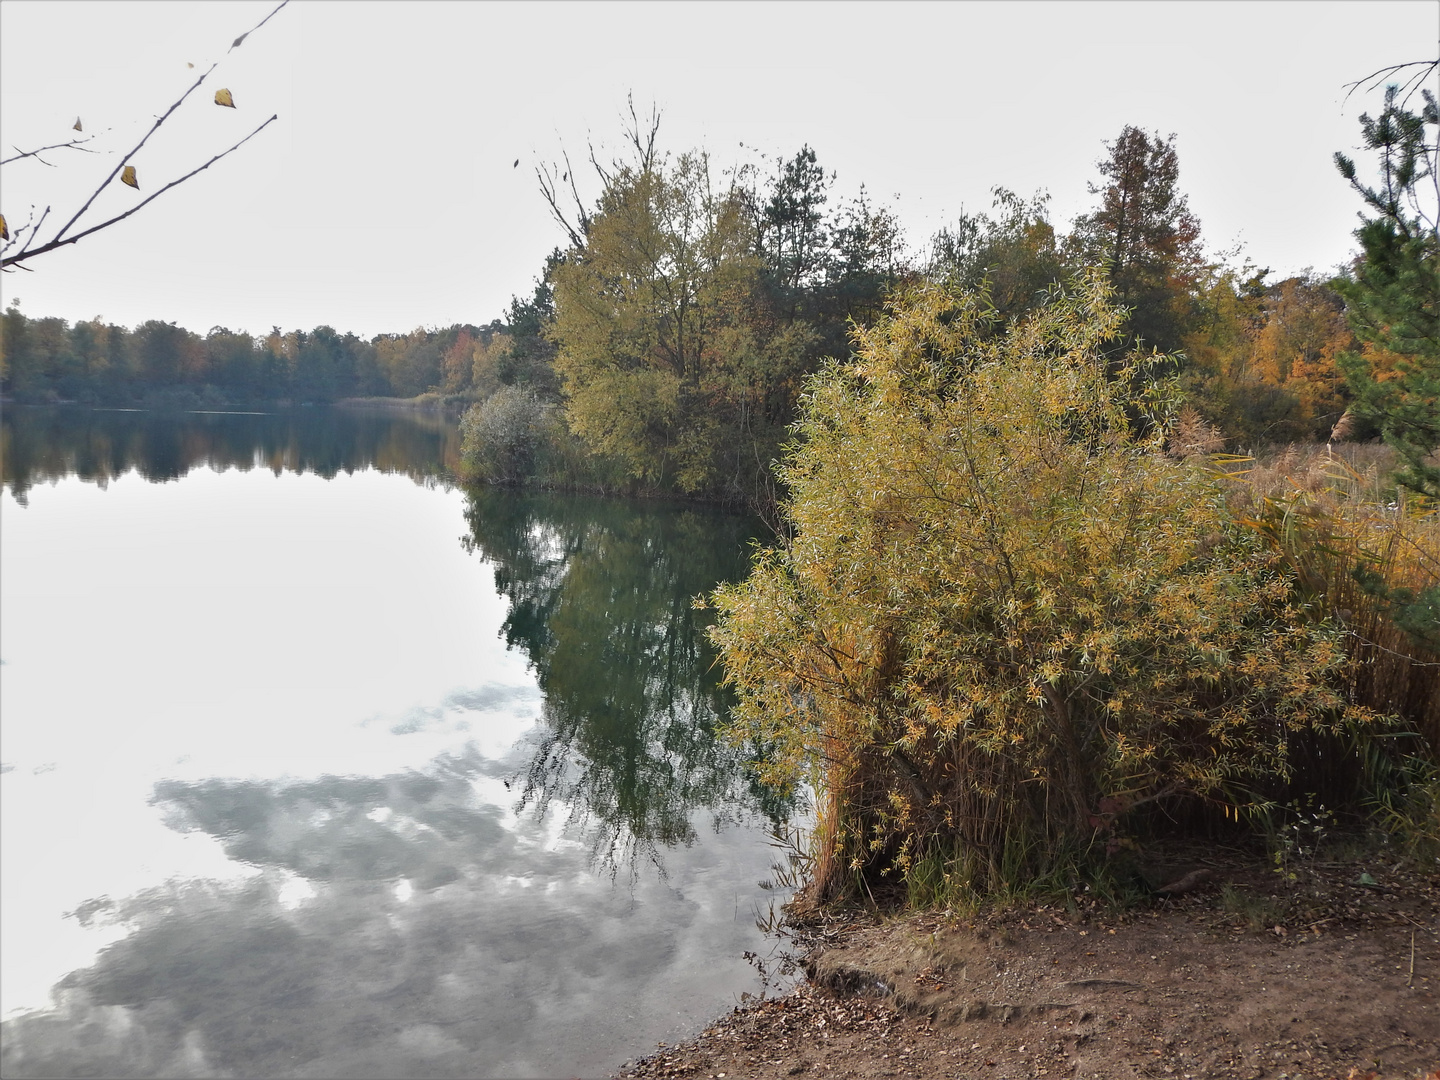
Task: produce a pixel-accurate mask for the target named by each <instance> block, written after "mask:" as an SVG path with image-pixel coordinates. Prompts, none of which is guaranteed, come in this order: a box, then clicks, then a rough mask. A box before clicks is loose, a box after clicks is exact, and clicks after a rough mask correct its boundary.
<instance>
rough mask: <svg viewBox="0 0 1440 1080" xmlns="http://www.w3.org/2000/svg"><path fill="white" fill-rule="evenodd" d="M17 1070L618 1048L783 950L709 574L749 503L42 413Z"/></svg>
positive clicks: (744, 982)
mask: <svg viewBox="0 0 1440 1080" xmlns="http://www.w3.org/2000/svg"><path fill="white" fill-rule="evenodd" d="M3 438H4V442H3V447H0V449H3V455H4V456H3V468H4V481H5V489H4V494H3V496H0V657H3V662H4V666H3V668H0V724H3V729H0V758H3V769H4V776H3V779H0V859H3V873H0V958H3V960H0V976H3V977H0V1011H3V1014H4V1017H5V1021H4V1025H3V1059H4V1074H5V1075H6V1076H7V1077H8V1076H17V1077H18V1076H27V1075H71V1076H80V1075H103V1076H155V1075H165V1076H180V1075H186V1076H210V1075H244V1076H341V1075H343V1076H561V1075H576V1074H583V1075H598V1074H603V1073H604V1072H606V1071H608V1070H610V1069H613V1068H614V1067H615V1066H617V1065H618V1064H619V1063H620V1062H621V1061H623V1060H624V1059H626V1058H627V1057H632V1056H635V1055H637V1054H640V1053H644V1052H647V1051H648V1050H651V1049H653V1048H654V1044H655V1042H656V1040H660V1039H664V1040H667V1041H669V1040H672V1039H674V1038H676V1037H678V1036H679V1035H680V1034H681V1033H682V1032H685V1031H688V1030H690V1029H693V1028H694V1027H696V1026H698V1025H701V1024H703V1023H705V1022H706V1021H707V1020H709V1019H711V1018H713V1017H714V1016H715V1015H718V1014H719V1013H720V1012H722V1011H724V1010H726V1009H727V1008H728V1007H729V1006H730V1005H731V1004H732V1003H733V1002H734V1001H735V999H736V998H737V997H738V996H739V995H740V994H741V993H742V992H744V991H747V990H752V991H753V990H755V989H757V981H756V978H755V975H754V973H753V971H752V970H751V968H750V967H749V966H748V965H747V964H746V963H745V962H744V961H743V959H742V958H741V954H742V952H743V951H744V950H746V949H760V950H763V949H764V947H765V946H764V943H763V938H762V936H761V935H760V933H759V932H758V931H757V930H756V928H755V926H754V915H755V911H756V908H757V907H758V908H760V909H762V910H763V909H765V908H766V907H768V905H769V904H770V902H771V900H772V899H773V895H772V894H770V893H767V892H764V891H763V890H762V889H760V888H759V886H758V882H759V881H760V880H761V879H762V878H765V877H767V876H768V868H769V864H770V862H771V854H772V853H771V849H770V848H769V847H768V846H767V845H766V844H765V842H764V840H765V837H764V832H765V830H766V829H767V828H768V827H769V826H770V824H771V823H772V822H776V821H781V820H784V819H786V817H787V816H788V815H789V814H790V813H791V812H792V810H794V808H793V807H792V806H790V805H788V804H786V803H784V802H783V801H781V800H779V799H777V798H776V797H775V796H774V795H773V794H771V793H769V792H767V791H766V790H765V789H763V788H761V787H759V786H758V785H757V784H755V783H754V782H753V781H752V779H751V778H750V776H749V775H748V774H747V771H746V769H745V767H744V754H742V753H740V752H739V751H736V750H734V749H731V748H729V747H727V746H725V745H724V744H722V743H720V742H718V741H717V740H716V738H715V737H714V735H713V731H714V728H715V725H716V723H717V720H718V718H719V717H720V716H721V715H723V711H724V707H725V699H724V697H723V694H722V693H721V691H720V690H719V689H717V687H716V685H715V679H714V671H713V669H712V667H711V664H712V659H713V658H712V656H711V655H710V654H709V653H708V651H707V649H706V647H705V645H704V643H703V640H702V638H701V636H700V631H701V630H702V628H703V627H702V624H701V622H700V617H699V615H698V613H696V612H695V611H694V610H693V609H692V607H691V605H690V598H691V597H692V596H694V595H695V594H697V593H700V592H702V591H704V590H706V589H708V588H709V587H711V586H712V585H714V584H715V583H716V582H717V581H720V580H727V579H733V578H735V577H737V576H739V575H741V574H743V573H744V568H745V555H746V543H747V541H748V538H749V536H750V535H751V534H750V528H751V524H750V523H749V522H747V521H745V520H742V519H739V518H736V517H732V516H726V515H723V514H718V513H711V512H706V511H697V510H693V509H684V508H679V507H673V506H663V505H653V504H643V505H637V504H630V503H622V502H616V501H601V500H593V499H583V498H562V497H534V496H519V495H513V494H508V493H503V492H490V491H487V492H480V493H478V494H467V493H466V492H465V491H464V490H462V489H459V488H456V487H452V486H450V485H447V484H445V483H443V482H441V481H438V480H437V479H436V477H437V476H438V475H439V474H440V473H441V470H442V468H443V467H444V466H445V464H446V463H447V462H452V461H453V460H454V455H455V453H456V451H457V439H456V435H455V431H454V428H453V426H452V425H448V424H446V423H444V422H442V421H439V420H433V419H422V418H417V417H414V416H410V415H405V414H400V415H394V416H384V415H379V416H377V415H361V414H355V413H346V412H341V411H337V410H296V411H294V412H290V413H284V414H274V415H263V416H238V415H233V414H231V415H213V414H189V415H186V416H182V417H160V416H155V415H151V414H146V413H119V412H108V413H107V412H86V411H82V410H73V411H64V410H52V411H39V410H24V409H10V410H8V411H7V413H6V415H5V417H4V426H3Z"/></svg>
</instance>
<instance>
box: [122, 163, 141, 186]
mask: <svg viewBox="0 0 1440 1080" xmlns="http://www.w3.org/2000/svg"><path fill="white" fill-rule="evenodd" d="M120 182H121V183H122V184H128V185H130V186H131V187H133V188H134V189H135V190H136V191H139V190H140V184H139V182H138V181H137V180H136V179H135V166H134V165H126V166H125V168H123V169H121V170H120Z"/></svg>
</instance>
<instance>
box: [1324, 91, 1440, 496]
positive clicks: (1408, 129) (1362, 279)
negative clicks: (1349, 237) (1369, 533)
mask: <svg viewBox="0 0 1440 1080" xmlns="http://www.w3.org/2000/svg"><path fill="white" fill-rule="evenodd" d="M1421 92H1422V94H1423V96H1424V106H1423V107H1422V109H1421V111H1420V112H1419V113H1418V114H1416V113H1413V112H1411V111H1410V110H1409V109H1407V108H1406V107H1405V105H1404V102H1402V101H1399V100H1397V99H1398V98H1399V87H1397V86H1389V87H1387V88H1386V90H1385V109H1384V111H1383V112H1381V114H1380V116H1379V117H1378V118H1376V119H1371V117H1370V116H1369V115H1368V114H1363V115H1362V116H1361V117H1360V126H1361V131H1362V133H1363V140H1364V144H1365V147H1366V149H1368V150H1375V151H1378V152H1379V154H1380V182H1379V185H1378V186H1377V187H1369V186H1367V185H1365V184H1363V183H1361V181H1360V180H1359V179H1358V178H1357V176H1356V170H1355V162H1354V161H1352V160H1351V159H1350V158H1348V157H1346V156H1345V155H1344V154H1341V153H1337V154H1336V155H1335V164H1336V166H1337V167H1338V168H1339V170H1340V174H1341V175H1342V176H1343V177H1344V178H1345V179H1346V180H1348V181H1349V182H1350V186H1351V187H1353V188H1354V189H1355V190H1356V191H1357V192H1359V194H1360V196H1361V197H1362V198H1363V199H1364V200H1365V204H1366V206H1367V207H1368V208H1369V210H1370V211H1371V212H1372V213H1373V214H1374V216H1373V217H1368V218H1366V217H1363V215H1362V224H1361V226H1360V228H1359V229H1357V230H1356V231H1355V238H1356V239H1357V240H1359V241H1360V249H1361V255H1360V258H1359V259H1358V260H1357V262H1356V265H1355V268H1354V273H1353V277H1350V278H1348V279H1342V280H1340V281H1338V282H1337V283H1336V288H1337V289H1338V290H1339V292H1340V293H1341V295H1342V296H1344V298H1345V301H1346V304H1347V306H1348V310H1347V315H1348V317H1349V320H1350V325H1351V328H1352V329H1353V330H1354V332H1355V336H1356V337H1357V338H1358V339H1359V340H1360V342H1361V343H1362V345H1363V347H1364V348H1363V350H1362V351H1361V352H1359V353H1349V354H1347V355H1346V356H1344V357H1342V358H1341V364H1342V366H1343V367H1344V369H1345V374H1346V378H1347V379H1348V380H1349V382H1350V386H1351V389H1352V390H1353V391H1354V393H1355V395H1356V398H1357V401H1356V406H1355V407H1356V410H1357V411H1358V412H1359V414H1360V415H1361V417H1362V418H1365V419H1368V420H1371V421H1373V422H1374V423H1375V424H1376V425H1377V426H1378V427H1379V429H1380V431H1381V434H1382V435H1383V437H1384V439H1385V441H1386V442H1387V443H1389V444H1390V445H1391V446H1392V447H1394V448H1395V450H1396V452H1397V453H1398V454H1399V455H1400V458H1401V460H1402V461H1403V462H1404V464H1405V467H1404V469H1403V470H1402V471H1401V472H1400V474H1399V475H1398V477H1397V479H1398V480H1399V481H1400V483H1402V484H1403V485H1405V486H1406V487H1408V488H1411V489H1412V490H1414V491H1416V492H1419V493H1421V494H1423V495H1428V496H1430V497H1432V498H1440V468H1437V467H1436V466H1435V465H1434V464H1432V463H1430V461H1428V460H1427V459H1429V458H1430V455H1431V454H1432V453H1433V452H1434V450H1435V449H1436V447H1437V446H1440V233H1437V229H1436V225H1437V222H1436V218H1437V210H1440V176H1437V174H1436V168H1435V166H1436V160H1435V158H1436V154H1437V147H1436V143H1435V141H1434V137H1433V136H1432V137H1431V139H1430V141H1427V138H1426V127H1427V125H1430V126H1433V125H1436V124H1437V123H1440V117H1437V109H1436V100H1435V95H1434V94H1433V93H1432V92H1431V91H1430V90H1428V89H1426V90H1422V91H1421ZM1426 181H1428V183H1426ZM1385 354H1390V355H1392V356H1395V357H1398V359H1397V360H1396V361H1395V363H1394V374H1393V376H1392V377H1388V378H1378V377H1377V371H1376V361H1377V360H1378V359H1379V358H1381V357H1383V356H1384V355H1385Z"/></svg>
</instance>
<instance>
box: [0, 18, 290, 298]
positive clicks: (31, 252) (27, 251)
mask: <svg viewBox="0 0 1440 1080" xmlns="http://www.w3.org/2000/svg"><path fill="white" fill-rule="evenodd" d="M289 2H290V0H281V2H280V4H279V5H278V6H277V7H276V8H275V9H274V10H273V11H271V12H270V14H268V15H266V16H265V18H263V19H261V20H260V21H259V22H258V23H256V24H255V25H254V26H252V27H251V28H250V29H249V30H247V31H245V33H243V34H241V35H240V36H239V37H237V38H236V39H235V40H234V41H233V42H231V44H230V48H228V49H226V50H225V53H226V55H227V56H228V55H229V54H230V53H232V52H234V51H235V50H236V49H237V48H239V47H240V46H241V45H242V44H244V42H245V39H246V38H247V37H249V36H250V35H251V34H253V33H254V32H255V31H256V30H259V29H260V27H262V26H264V25H265V24H266V23H267V22H269V21H270V20H271V19H273V18H274V17H275V16H276V15H277V14H278V13H279V11H280V10H281V8H283V7H285V6H286V5H287V4H288V3H289ZM220 62H221V61H219V60H217V61H215V63H213V64H211V65H210V67H209V68H208V69H207V70H206V71H205V72H204V73H203V74H202V75H201V76H200V77H199V78H198V79H196V80H195V81H194V82H193V83H191V85H190V87H189V89H187V90H186V91H185V92H184V93H183V94H181V95H180V97H179V98H178V99H176V101H175V102H174V103H173V104H172V105H171V106H170V107H169V108H168V109H166V110H165V112H163V113H162V114H161V115H160V116H159V118H157V119H156V121H155V123H154V124H152V125H151V126H150V129H149V130H148V131H146V132H145V134H144V135H143V136H142V137H141V139H140V141H139V142H138V143H136V144H135V145H134V146H133V147H131V149H130V151H129V152H128V153H127V154H126V155H125V156H124V157H122V158H121V159H120V162H119V163H118V164H117V165H116V166H115V168H114V169H113V170H111V172H110V175H109V176H107V177H105V179H104V180H103V181H101V183H100V185H99V186H98V187H97V188H96V189H95V190H94V191H93V192H92V193H91V195H90V197H89V198H88V199H86V200H85V202H84V204H83V205H82V206H81V207H80V209H79V210H77V211H76V212H75V213H74V214H73V215H71V217H70V219H69V220H68V221H66V222H65V224H64V225H62V226H60V228H59V229H58V230H57V231H56V233H55V235H54V236H53V237H51V238H50V240H49V241H47V242H46V243H44V244H41V245H40V246H39V247H32V245H33V244H34V242H35V240H36V239H37V237H38V236H39V232H40V226H41V225H43V224H44V222H45V218H46V217H48V216H49V214H50V210H51V208H50V207H48V206H47V207H46V208H45V211H44V213H43V214H41V215H40V220H39V221H38V222H36V223H35V225H34V227H33V228H31V227H29V226H28V225H27V226H23V227H21V228H20V229H17V230H16V231H15V235H14V236H13V237H12V238H11V240H10V241H9V242H8V243H7V244H5V246H4V247H3V248H0V256H3V257H0V269H7V270H8V269H12V268H14V267H15V266H17V265H18V264H20V263H22V262H24V261H25V260H26V259H33V258H35V257H36V256H37V255H43V254H45V253H46V252H50V251H54V250H55V249H57V248H61V247H65V246H67V245H69V244H73V243H76V242H77V241H79V240H81V239H83V238H85V237H87V236H90V235H91V234H92V233H96V232H99V231H100V230H101V229H105V228H108V227H110V226H111V225H114V224H115V223H116V222H119V221H124V220H125V219H126V218H128V217H130V216H131V215H132V214H134V213H136V212H137V211H139V210H140V209H141V208H143V207H145V206H146V205H148V204H149V203H151V202H154V201H155V199H157V198H158V197H159V196H161V195H163V194H164V193H165V192H167V191H169V190H170V189H171V188H173V187H175V186H177V185H179V184H183V183H184V182H185V181H186V180H189V179H190V178H191V177H192V176H194V175H196V174H197V173H200V172H204V171H205V170H206V169H208V168H209V167H210V166H211V165H213V164H215V162H217V161H219V160H220V159H221V158H223V157H226V156H228V155H229V154H231V153H233V152H234V151H236V150H238V149H239V148H240V147H242V146H244V145H245V144H246V143H247V142H249V141H250V140H251V139H253V138H254V137H255V136H256V135H258V134H260V132H262V131H264V130H265V128H267V127H269V126H270V124H271V123H273V122H274V121H275V120H276V119H278V114H277V115H276V116H271V117H270V119H269V120H266V121H265V122H264V123H263V124H261V125H260V126H259V127H257V128H256V129H255V130H254V131H252V132H250V134H249V135H246V136H245V138H243V139H241V140H240V141H239V142H237V143H236V144H235V145H234V146H231V147H230V148H229V149H228V150H224V151H222V152H221V153H219V154H216V155H215V156H214V157H212V158H211V159H210V160H209V161H207V162H205V163H204V164H203V165H200V166H198V167H197V168H194V169H191V170H190V171H189V172H188V173H186V174H185V175H184V176H181V177H180V178H178V179H176V180H172V181H170V183H168V184H166V185H165V186H164V187H162V188H160V189H159V190H158V191H156V192H155V193H154V194H153V195H151V196H149V197H148V198H146V199H144V200H143V201H141V202H140V203H138V204H137V205H135V206H133V207H131V208H130V209H129V210H127V211H126V212H125V213H123V214H117V215H116V216H114V217H112V218H109V219H108V220H106V221H103V222H101V223H100V224H98V225H93V226H91V227H90V228H87V229H84V230H83V231H81V232H78V233H75V234H74V235H69V233H70V230H71V229H72V228H74V227H75V225H76V223H77V222H79V220H80V219H81V218H82V217H83V216H84V215H85V213H86V212H87V211H88V210H89V209H90V207H91V206H92V205H94V203H95V200H96V199H97V198H99V197H100V193H101V192H103V191H104V190H105V189H106V188H107V187H109V186H110V185H111V184H112V183H113V182H114V180H115V178H116V177H117V176H119V175H120V173H121V171H122V170H123V169H124V168H125V166H126V165H128V164H129V163H130V161H131V159H133V158H134V157H135V155H136V154H138V153H139V152H140V151H141V149H142V148H143V147H144V146H145V144H146V143H147V142H149V141H150V137H151V136H152V135H154V134H155V132H157V131H159V130H160V126H161V125H162V124H164V123H165V121H166V120H168V119H169V118H170V117H171V116H172V115H173V114H174V113H175V110H177V109H178V108H180V106H181V105H183V104H185V102H186V100H188V99H189V97H190V95H191V94H193V93H194V92H195V91H196V90H198V89H199V88H200V87H201V85H203V84H204V82H205V80H206V79H208V78H209V77H210V75H211V73H213V72H214V70H215V69H216V68H217V67H219V66H220ZM85 141H88V140H71V141H70V142H68V143H57V144H56V145H55V146H49V147H42V148H41V149H40V150H32V151H26V152H20V153H19V154H18V155H17V156H16V157H10V158H6V159H5V160H4V161H3V162H0V164H7V163H9V162H11V161H18V160H20V159H21V158H26V157H35V156H36V155H37V154H39V153H42V152H43V151H45V150H53V149H57V148H60V147H75V148H76V149H81V147H79V145H78V144H79V143H80V142H85ZM17 149H18V148H17ZM87 152H88V153H94V151H87ZM37 160H41V159H39V158H37ZM45 164H49V162H45ZM26 234H28V235H26ZM22 235H24V242H23V243H21V238H22ZM16 244H20V250H19V251H18V252H16V253H15V254H13V255H9V254H4V253H5V252H8V251H9V250H10V249H11V248H12V247H14V246H15V245H16ZM24 269H27V270H28V269H30V268H29V267H24Z"/></svg>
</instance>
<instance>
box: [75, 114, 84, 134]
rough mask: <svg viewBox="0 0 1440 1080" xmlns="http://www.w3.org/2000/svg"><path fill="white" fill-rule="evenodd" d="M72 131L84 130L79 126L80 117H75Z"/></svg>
mask: <svg viewBox="0 0 1440 1080" xmlns="http://www.w3.org/2000/svg"><path fill="white" fill-rule="evenodd" d="M72 130H74V131H84V130H85V129H84V128H82V127H81V126H80V117H78V116H77V117H75V127H74V128H73V129H72Z"/></svg>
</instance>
